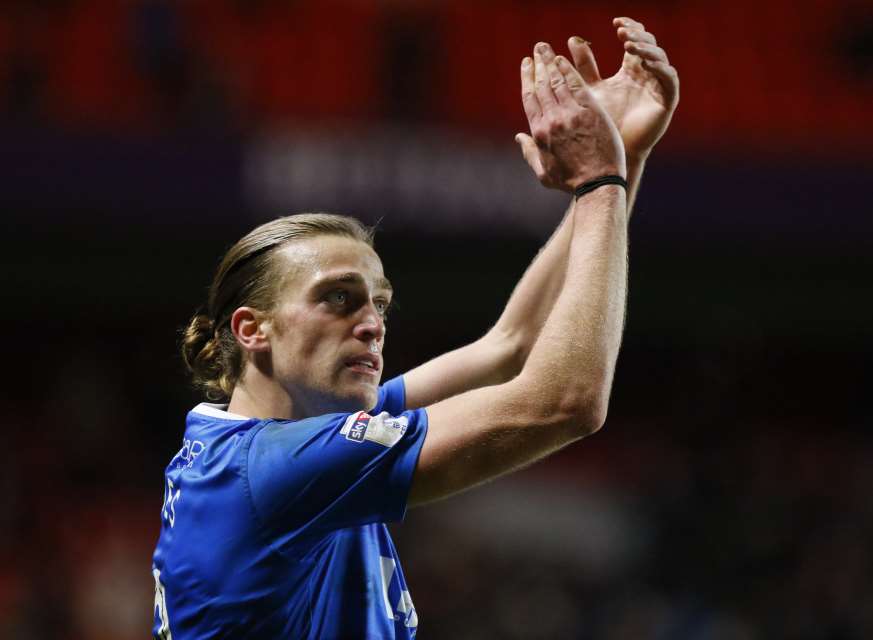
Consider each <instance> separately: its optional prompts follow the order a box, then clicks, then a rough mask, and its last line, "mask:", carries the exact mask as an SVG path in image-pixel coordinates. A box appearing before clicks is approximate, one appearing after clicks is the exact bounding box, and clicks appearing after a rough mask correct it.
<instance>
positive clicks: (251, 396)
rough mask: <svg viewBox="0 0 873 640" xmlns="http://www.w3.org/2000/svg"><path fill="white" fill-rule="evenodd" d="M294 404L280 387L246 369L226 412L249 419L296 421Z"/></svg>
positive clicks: (261, 375)
mask: <svg viewBox="0 0 873 640" xmlns="http://www.w3.org/2000/svg"><path fill="white" fill-rule="evenodd" d="M294 409H295V407H294V402H293V401H292V400H291V397H290V396H289V395H288V393H287V392H286V391H285V389H283V388H282V387H281V386H280V385H278V384H276V382H275V381H274V380H271V379H269V378H267V377H266V376H264V375H263V374H262V373H261V372H259V371H258V370H257V369H256V368H255V367H246V368H245V371H244V373H243V376H242V378H241V379H240V381H239V382H238V383H237V384H236V386H235V387H234V389H233V394H232V395H231V396H230V404H229V405H228V407H227V410H228V411H229V412H231V413H237V414H239V415H241V416H248V417H250V418H261V419H267V418H276V419H281V420H297V419H300V418H301V417H304V416H299V415H295V411H294Z"/></svg>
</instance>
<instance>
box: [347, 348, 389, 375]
mask: <svg viewBox="0 0 873 640" xmlns="http://www.w3.org/2000/svg"><path fill="white" fill-rule="evenodd" d="M345 365H346V366H347V367H349V368H350V369H353V370H360V371H363V372H365V373H367V372H370V373H378V372H379V370H380V369H381V368H382V362H381V358H380V357H379V356H377V355H375V354H372V353H362V354H360V355H357V356H353V357H351V358H347V359H346V361H345Z"/></svg>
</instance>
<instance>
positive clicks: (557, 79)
mask: <svg viewBox="0 0 873 640" xmlns="http://www.w3.org/2000/svg"><path fill="white" fill-rule="evenodd" d="M543 59H544V60H545V61H546V71H547V72H548V74H549V84H551V85H552V91H554V92H555V97H556V98H557V99H558V103H559V104H562V105H570V104H575V99H574V98H573V94H572V93H570V89H569V88H568V87H567V81H566V80H565V79H564V74H563V73H561V70H560V69H558V63H557V58H556V57H555V52H554V51H552V48H551V47H549V50H548V52H546V53H545V54H544V55H543Z"/></svg>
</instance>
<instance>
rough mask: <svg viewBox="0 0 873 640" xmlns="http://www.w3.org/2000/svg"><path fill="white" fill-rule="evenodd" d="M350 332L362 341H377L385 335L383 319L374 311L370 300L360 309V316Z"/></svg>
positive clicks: (374, 308)
mask: <svg viewBox="0 0 873 640" xmlns="http://www.w3.org/2000/svg"><path fill="white" fill-rule="evenodd" d="M352 333H353V334H354V336H355V337H356V338H357V339H358V340H363V341H364V342H370V341H371V340H377V341H379V340H382V338H384V337H385V319H384V318H383V317H382V316H381V315H380V314H379V312H378V311H376V307H375V305H373V303H372V302H371V303H369V304H367V305H366V306H365V307H363V308H362V309H361V316H360V318H359V319H358V322H357V323H356V324H355V328H354V329H353V331H352Z"/></svg>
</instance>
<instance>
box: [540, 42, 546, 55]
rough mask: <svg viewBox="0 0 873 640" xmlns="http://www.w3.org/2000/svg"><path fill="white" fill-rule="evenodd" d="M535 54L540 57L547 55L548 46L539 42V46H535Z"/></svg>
mask: <svg viewBox="0 0 873 640" xmlns="http://www.w3.org/2000/svg"><path fill="white" fill-rule="evenodd" d="M537 52H538V53H539V54H540V55H545V54H547V53H548V52H549V45H547V44H546V43H545V42H540V43H539V44H537Z"/></svg>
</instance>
